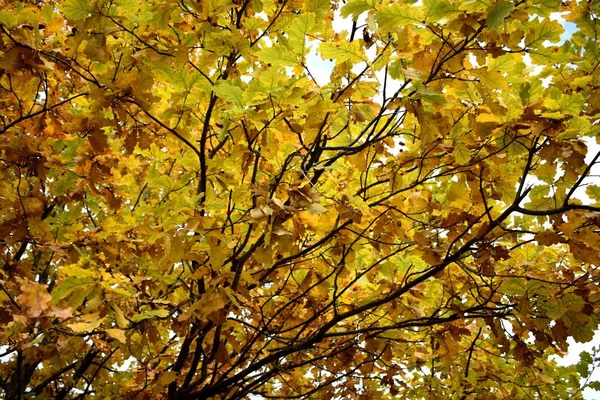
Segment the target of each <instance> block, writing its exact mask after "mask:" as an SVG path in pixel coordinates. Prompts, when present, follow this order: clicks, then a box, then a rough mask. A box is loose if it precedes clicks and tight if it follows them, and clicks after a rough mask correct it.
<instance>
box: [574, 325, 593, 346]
mask: <svg viewBox="0 0 600 400" xmlns="http://www.w3.org/2000/svg"><path fill="white" fill-rule="evenodd" d="M571 332H572V334H573V339H575V341H576V342H577V343H587V342H589V341H591V340H592V339H593V338H594V330H593V329H592V328H591V327H590V326H589V324H573V326H572V327H571Z"/></svg>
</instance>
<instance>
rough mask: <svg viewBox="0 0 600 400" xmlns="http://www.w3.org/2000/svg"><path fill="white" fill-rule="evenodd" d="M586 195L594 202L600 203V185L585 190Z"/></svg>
mask: <svg viewBox="0 0 600 400" xmlns="http://www.w3.org/2000/svg"><path fill="white" fill-rule="evenodd" d="M585 194H587V195H588V196H590V198H591V199H592V200H594V201H595V202H596V203H600V186H598V185H588V186H587V187H586V188H585Z"/></svg>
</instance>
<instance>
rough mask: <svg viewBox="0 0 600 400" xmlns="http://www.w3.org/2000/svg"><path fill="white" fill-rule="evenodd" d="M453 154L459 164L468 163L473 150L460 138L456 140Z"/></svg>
mask: <svg viewBox="0 0 600 400" xmlns="http://www.w3.org/2000/svg"><path fill="white" fill-rule="evenodd" d="M452 155H454V159H455V160H456V162H457V163H459V164H466V163H467V162H469V160H470V159H471V151H470V150H469V149H468V148H467V146H465V145H464V143H462V142H461V141H460V140H457V141H455V142H454V150H453V151H452Z"/></svg>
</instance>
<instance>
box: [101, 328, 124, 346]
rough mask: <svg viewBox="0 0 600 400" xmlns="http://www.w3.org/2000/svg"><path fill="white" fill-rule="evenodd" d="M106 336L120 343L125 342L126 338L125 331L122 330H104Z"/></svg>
mask: <svg viewBox="0 0 600 400" xmlns="http://www.w3.org/2000/svg"><path fill="white" fill-rule="evenodd" d="M105 331H106V333H108V335H109V336H110V337H112V338H114V339H117V340H118V341H119V342H121V343H126V342H127V337H126V336H125V331H123V330H122V329H113V328H111V329H106V330H105Z"/></svg>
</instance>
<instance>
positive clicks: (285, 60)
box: [256, 45, 298, 67]
mask: <svg viewBox="0 0 600 400" xmlns="http://www.w3.org/2000/svg"><path fill="white" fill-rule="evenodd" d="M256 56H257V57H258V59H259V60H260V61H262V62H264V63H267V64H273V65H275V66H281V67H292V66H294V65H296V64H298V56H297V55H295V54H294V53H292V52H291V51H290V50H288V49H286V48H285V47H283V46H281V45H274V46H272V47H266V48H263V49H261V50H259V51H258V52H257V53H256Z"/></svg>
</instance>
